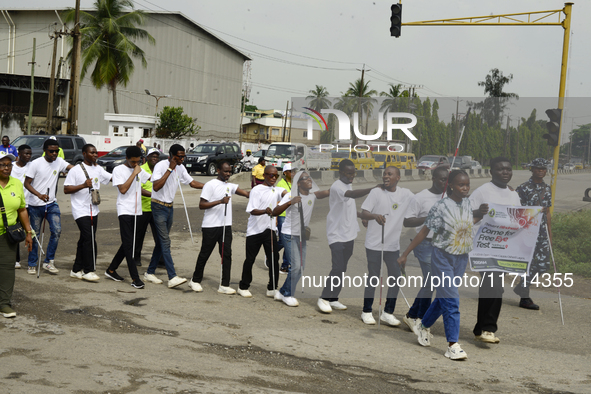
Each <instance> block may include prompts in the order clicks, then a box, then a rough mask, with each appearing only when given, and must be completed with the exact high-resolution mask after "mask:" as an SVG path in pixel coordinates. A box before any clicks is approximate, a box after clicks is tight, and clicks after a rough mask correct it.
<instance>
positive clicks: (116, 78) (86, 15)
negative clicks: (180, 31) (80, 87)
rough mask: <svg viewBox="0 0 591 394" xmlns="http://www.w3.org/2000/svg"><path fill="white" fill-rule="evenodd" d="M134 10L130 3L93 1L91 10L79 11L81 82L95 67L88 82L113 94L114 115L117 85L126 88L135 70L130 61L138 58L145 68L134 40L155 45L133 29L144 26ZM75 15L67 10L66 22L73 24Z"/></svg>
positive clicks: (141, 14)
mask: <svg viewBox="0 0 591 394" xmlns="http://www.w3.org/2000/svg"><path fill="white" fill-rule="evenodd" d="M133 8H134V5H133V1H131V0H95V2H94V10H93V11H90V12H87V11H80V37H81V49H82V53H81V55H82V67H81V71H80V79H83V78H84V77H85V76H86V73H87V72H88V71H89V69H90V68H91V67H92V66H93V65H94V68H93V70H92V73H91V75H90V80H91V82H92V84H93V85H94V87H95V88H96V89H101V88H103V86H105V85H106V86H107V87H108V88H109V89H110V90H111V92H113V110H114V111H115V113H119V107H118V105H117V85H123V86H127V83H128V82H129V78H130V76H131V75H132V74H133V71H134V69H135V65H134V63H133V59H132V58H136V59H139V60H140V61H141V63H142V66H143V67H144V68H146V67H147V65H148V62H147V61H146V57H145V53H144V51H143V50H142V49H141V48H139V47H138V46H137V45H136V44H135V43H134V41H136V40H140V39H147V40H148V42H149V43H150V44H152V45H153V44H155V43H156V40H154V37H152V36H151V35H150V34H149V33H148V32H147V31H146V30H144V29H140V28H137V27H136V25H142V24H144V12H143V11H141V10H134V9H133ZM129 10H131V11H129ZM74 15H75V11H74V10H73V9H70V10H68V12H67V13H66V17H65V19H66V22H70V23H72V22H74ZM71 53H72V52H71V51H70V54H69V55H68V56H69V57H70V63H71V60H72V59H71Z"/></svg>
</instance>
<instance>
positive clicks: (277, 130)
mask: <svg viewBox="0 0 591 394" xmlns="http://www.w3.org/2000/svg"><path fill="white" fill-rule="evenodd" d="M271 135H279V129H271Z"/></svg>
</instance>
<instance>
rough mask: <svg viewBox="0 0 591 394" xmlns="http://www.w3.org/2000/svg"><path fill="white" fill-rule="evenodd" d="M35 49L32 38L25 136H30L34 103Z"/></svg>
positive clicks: (35, 40)
mask: <svg viewBox="0 0 591 394" xmlns="http://www.w3.org/2000/svg"><path fill="white" fill-rule="evenodd" d="M36 48H37V39H36V38H33V60H32V61H31V62H30V63H29V64H30V65H31V102H30V104H29V121H28V124H27V134H31V121H32V120H33V104H34V103H35V49H36Z"/></svg>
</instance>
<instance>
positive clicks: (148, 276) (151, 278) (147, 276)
mask: <svg viewBox="0 0 591 394" xmlns="http://www.w3.org/2000/svg"><path fill="white" fill-rule="evenodd" d="M144 279H145V280H146V282H152V283H156V284H157V285H159V284H160V283H162V280H161V279H158V277H156V275H154V274H148V273H147V272H146V273H144Z"/></svg>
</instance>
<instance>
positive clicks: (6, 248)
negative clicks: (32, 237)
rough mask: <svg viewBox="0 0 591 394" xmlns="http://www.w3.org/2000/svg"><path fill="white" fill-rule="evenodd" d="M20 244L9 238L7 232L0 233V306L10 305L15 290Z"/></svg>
mask: <svg viewBox="0 0 591 394" xmlns="http://www.w3.org/2000/svg"><path fill="white" fill-rule="evenodd" d="M17 248H18V244H13V243H11V242H10V241H9V240H8V235H7V234H6V233H4V234H2V235H0V256H2V257H0V307H1V306H10V305H11V304H10V300H11V298H12V292H13V291H14V281H15V272H14V261H12V258H13V257H14V255H15V253H16V251H15V249H17Z"/></svg>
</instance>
